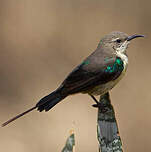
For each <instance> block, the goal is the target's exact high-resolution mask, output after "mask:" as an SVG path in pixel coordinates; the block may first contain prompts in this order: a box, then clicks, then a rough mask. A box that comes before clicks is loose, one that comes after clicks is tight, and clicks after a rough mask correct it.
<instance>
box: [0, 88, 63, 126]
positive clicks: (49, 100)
mask: <svg viewBox="0 0 151 152" xmlns="http://www.w3.org/2000/svg"><path fill="white" fill-rule="evenodd" d="M65 97H66V96H62V95H61V93H60V90H56V91H54V92H52V93H51V94H49V95H48V96H45V97H44V98H42V99H41V100H40V101H39V102H38V103H37V104H36V106H34V107H32V108H30V109H28V110H26V111H25V112H23V113H21V114H19V115H17V116H15V117H13V118H12V119H10V120H8V121H6V122H5V123H3V124H2V125H1V126H2V127H4V126H6V125H8V124H9V123H11V122H13V121H14V120H16V119H18V118H20V117H22V116H24V115H25V114H27V113H29V112H31V111H33V110H34V109H36V108H37V110H38V111H40V112H41V111H43V110H45V111H49V110H50V109H51V108H52V107H54V106H55V105H56V104H57V103H58V102H59V101H61V100H62V99H64V98H65Z"/></svg>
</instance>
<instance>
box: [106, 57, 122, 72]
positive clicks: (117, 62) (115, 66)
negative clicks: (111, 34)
mask: <svg viewBox="0 0 151 152" xmlns="http://www.w3.org/2000/svg"><path fill="white" fill-rule="evenodd" d="M123 68H124V67H123V62H122V60H121V59H119V58H117V59H116V60H115V62H114V64H113V65H109V66H107V67H106V69H105V72H109V73H112V72H117V71H122V70H123Z"/></svg>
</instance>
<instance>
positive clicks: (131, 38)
mask: <svg viewBox="0 0 151 152" xmlns="http://www.w3.org/2000/svg"><path fill="white" fill-rule="evenodd" d="M137 37H145V36H144V35H137V34H135V35H132V36H129V37H128V38H127V41H131V40H133V39H135V38H137Z"/></svg>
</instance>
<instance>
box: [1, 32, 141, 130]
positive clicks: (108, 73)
mask: <svg viewBox="0 0 151 152" xmlns="http://www.w3.org/2000/svg"><path fill="white" fill-rule="evenodd" d="M139 37H144V35H138V34H134V35H131V36H129V35H127V34H126V33H124V32H119V31H114V32H111V33H109V34H107V35H105V36H104V37H103V38H102V39H101V40H100V41H99V43H98V46H97V48H96V49H95V51H94V52H92V53H91V54H90V55H89V56H88V57H87V58H85V59H84V60H83V61H82V62H81V63H80V64H79V65H78V66H76V67H75V68H74V69H73V71H72V72H71V73H69V75H68V76H67V77H66V78H65V80H64V81H63V82H62V83H61V84H60V86H59V87H58V88H57V89H56V90H54V91H53V92H51V93H50V94H48V95H47V96H45V97H43V98H42V99H40V100H39V102H37V104H36V105H35V106H33V107H32V108H30V109H28V110H27V111H25V112H23V113H21V114H19V115H17V116H15V117H13V118H12V119H10V120H8V121H6V122H5V123H3V124H2V125H1V126H2V127H4V126H6V125H8V124H9V123H11V122H12V121H14V120H16V119H18V118H20V117H21V116H23V115H25V114H27V113H29V112H31V111H33V110H34V109H37V110H38V111H39V112H42V111H49V110H50V109H51V108H53V107H54V106H55V105H56V104H57V103H59V102H60V101H62V100H63V99H65V98H66V97H68V96H69V95H74V94H78V93H82V94H88V95H89V96H90V97H91V98H92V99H93V100H94V101H95V102H96V104H94V105H93V106H94V107H99V102H98V101H97V99H96V97H95V96H103V95H104V94H106V93H108V92H109V91H110V90H111V89H112V88H113V87H114V86H115V85H116V84H117V83H118V82H119V81H120V80H121V79H122V78H123V76H124V75H125V72H126V70H127V66H128V55H127V48H128V46H129V44H130V42H131V40H133V39H135V38H139Z"/></svg>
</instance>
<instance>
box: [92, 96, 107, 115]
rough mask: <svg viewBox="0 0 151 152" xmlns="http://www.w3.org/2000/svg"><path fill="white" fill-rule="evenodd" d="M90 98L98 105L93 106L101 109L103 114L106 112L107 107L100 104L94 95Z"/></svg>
mask: <svg viewBox="0 0 151 152" xmlns="http://www.w3.org/2000/svg"><path fill="white" fill-rule="evenodd" d="M90 96H91V98H92V99H93V100H94V102H95V103H96V104H93V105H92V106H93V107H95V108H99V109H100V110H101V111H102V112H106V106H104V104H103V103H102V102H99V101H98V100H97V99H96V98H95V97H94V96H93V95H90Z"/></svg>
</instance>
